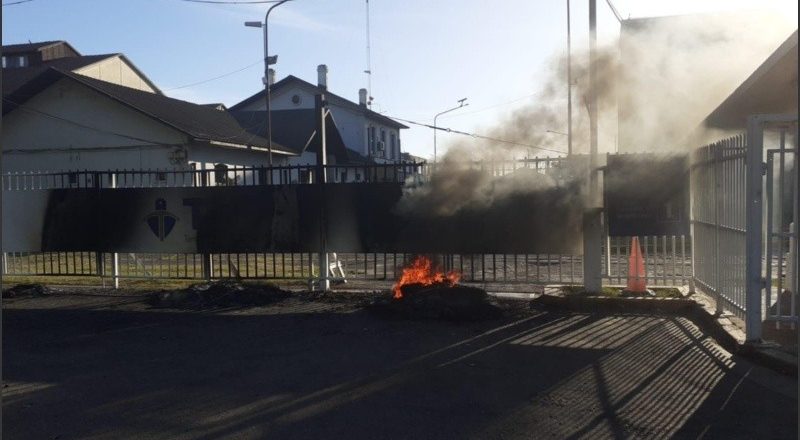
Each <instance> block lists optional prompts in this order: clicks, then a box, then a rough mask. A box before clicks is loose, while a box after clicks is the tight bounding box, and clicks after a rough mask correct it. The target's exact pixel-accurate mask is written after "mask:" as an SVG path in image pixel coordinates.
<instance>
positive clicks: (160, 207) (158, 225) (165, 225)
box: [144, 199, 178, 241]
mask: <svg viewBox="0 0 800 440" xmlns="http://www.w3.org/2000/svg"><path fill="white" fill-rule="evenodd" d="M144 221H145V222H147V226H149V227H150V230H151V231H153V234H156V237H158V239H159V240H160V241H164V239H165V238H166V237H167V235H169V233H170V232H172V228H174V227H175V224H176V223H177V222H178V217H176V216H175V215H174V214H172V213H171V212H169V211H167V201H166V200H164V199H156V210H155V211H153V212H151V213H150V214H148V215H147V217H145V219H144Z"/></svg>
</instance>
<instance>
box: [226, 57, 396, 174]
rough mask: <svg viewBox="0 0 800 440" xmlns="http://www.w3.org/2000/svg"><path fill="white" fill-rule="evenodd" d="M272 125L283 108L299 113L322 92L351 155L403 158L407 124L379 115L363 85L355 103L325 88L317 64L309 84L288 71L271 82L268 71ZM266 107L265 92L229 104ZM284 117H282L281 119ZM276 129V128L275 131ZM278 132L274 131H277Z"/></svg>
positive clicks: (325, 74) (322, 67)
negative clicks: (402, 135) (313, 80)
mask: <svg viewBox="0 0 800 440" xmlns="http://www.w3.org/2000/svg"><path fill="white" fill-rule="evenodd" d="M269 76H270V78H269V81H271V82H272V86H271V89H270V94H271V100H270V101H271V107H272V113H273V114H272V117H273V126H277V124H275V122H274V121H275V118H284V116H281V114H280V112H282V111H292V112H295V113H286V114H284V115H285V117H286V118H290V117H291V116H290V115H293V114H294V115H302V113H301V112H296V111H298V110H310V109H314V106H315V96H316V95H319V94H324V95H325V99H326V101H327V103H328V108H329V109H330V111H331V115H332V117H333V120H334V121H335V125H336V127H337V130H338V132H339V134H340V136H341V138H342V140H343V141H344V144H345V146H346V147H347V149H348V150H349V152H352V153H354V154H353V155H352V156H353V157H354V158H357V159H360V158H362V157H363V158H367V159H368V160H369V161H373V162H375V163H397V162H400V161H401V160H402V147H401V142H400V131H401V130H402V129H405V128H408V127H407V126H405V125H403V124H401V123H399V122H397V121H395V120H393V119H391V118H388V117H386V116H383V115H381V114H380V113H377V112H375V111H373V110H371V109H370V108H369V107H368V106H367V91H366V89H361V90H359V102H358V103H355V102H353V101H350V100H348V99H345V98H343V97H341V96H339V95H336V94H334V93H331V92H330V91H329V90H328V68H327V66H325V65H324V64H322V65H319V66H318V67H317V84H316V85H314V84H311V83H309V82H307V81H304V80H302V79H300V78H297V77H296V76H293V75H289V76H287V77H286V78H283V79H282V80H280V81H277V82H274V72H271V74H270V75H269ZM265 110H266V99H265V92H264V91H263V90H262V91H259V92H258V93H256V94H254V95H253V96H251V97H249V98H247V99H245V100H243V101H242V102H240V103H238V104H236V105H234V106H233V107H231V111H233V112H255V111H261V112H263V111H265ZM284 120H285V119H284ZM276 130H278V129H277V128H275V129H274V131H276ZM276 135H277V131H276Z"/></svg>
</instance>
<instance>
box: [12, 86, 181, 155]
mask: <svg viewBox="0 0 800 440" xmlns="http://www.w3.org/2000/svg"><path fill="white" fill-rule="evenodd" d="M3 101H4V102H7V103H9V104H12V105H15V106H17V107H18V108H20V109H22V110H23V111H26V112H29V113H35V114H38V115H41V116H44V117H47V118H50V119H55V120H57V121H61V122H66V123H68V124H72V125H75V126H76V127H80V128H83V129H85V130H91V131H96V132H98V133H103V134H110V135H112V136H119V137H122V138H127V139H131V140H135V141H139V142H147V143H149V144H155V145H163V146H167V147H173V146H175V145H172V144H165V143H163V142H158V141H154V140H150V139H144V138H139V137H136V136H130V135H127V134H123V133H118V132H115V131H110V130H104V129H102V128H97V127H92V126H90V125H84V124H81V123H80V122H76V121H73V120H71V119H67V118H62V117H61V116H56V115H53V114H50V113H47V112H43V111H41V110H37V109H35V108H31V107H28V106H26V105H24V104H18V103H16V102H14V101H12V100H10V99H7V98H3Z"/></svg>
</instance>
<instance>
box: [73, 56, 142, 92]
mask: <svg viewBox="0 0 800 440" xmlns="http://www.w3.org/2000/svg"><path fill="white" fill-rule="evenodd" d="M73 72H75V73H79V74H81V75H85V76H89V77H92V78H95V79H99V80H101V81H106V82H110V83H114V84H119V85H123V86H125V87H130V88H133V89H138V90H144V91H145V92H150V93H155V92H156V90H155V89H154V88H153V87H151V86H150V85H149V84H148V83H147V81H145V79H144V78H142V76H141V75H139V74H138V73H136V71H135V70H133V68H131V66H130V65H128V63H126V62H125V60H123V59H122V58H121V57H120V56H119V55H117V56H115V57H113V58H107V59H105V60H102V61H98V62H96V63H94V64H90V65H88V66H85V67H82V68H80V69H76V70H74V71H73Z"/></svg>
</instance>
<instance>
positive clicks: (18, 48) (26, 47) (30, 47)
mask: <svg viewBox="0 0 800 440" xmlns="http://www.w3.org/2000/svg"><path fill="white" fill-rule="evenodd" d="M61 44H63V45H65V46H67V47H69V48H70V49H71V50H72V51H73V52H75V53H77V54H79V55H80V52H78V51H77V50H75V48H74V47H72V45H71V44H69V43H67V42H66V41H64V40H54V41H39V42H36V43H22V44H8V45H4V46H3V55H15V54H18V53H29V52H38V51H41V50H43V49H46V48H48V47H52V46H57V45H61Z"/></svg>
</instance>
